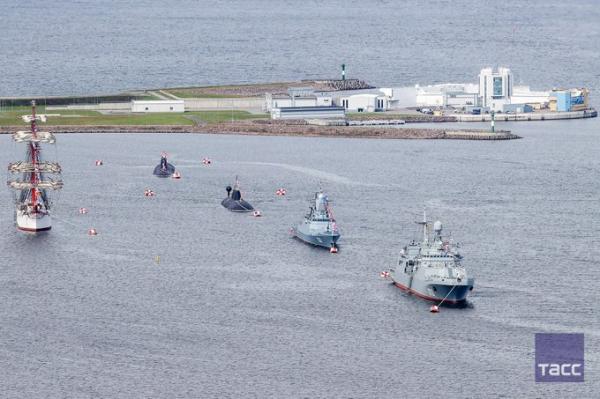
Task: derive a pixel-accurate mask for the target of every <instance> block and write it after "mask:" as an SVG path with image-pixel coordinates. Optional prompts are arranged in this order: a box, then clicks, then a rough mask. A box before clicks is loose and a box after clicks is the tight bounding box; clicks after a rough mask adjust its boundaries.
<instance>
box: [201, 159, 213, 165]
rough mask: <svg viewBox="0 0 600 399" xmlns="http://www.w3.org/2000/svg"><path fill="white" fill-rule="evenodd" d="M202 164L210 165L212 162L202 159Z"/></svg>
mask: <svg viewBox="0 0 600 399" xmlns="http://www.w3.org/2000/svg"><path fill="white" fill-rule="evenodd" d="M202 163H203V164H204V165H210V164H211V163H212V161H211V160H210V158H202Z"/></svg>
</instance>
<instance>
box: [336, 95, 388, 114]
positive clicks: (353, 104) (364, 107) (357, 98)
mask: <svg viewBox="0 0 600 399" xmlns="http://www.w3.org/2000/svg"><path fill="white" fill-rule="evenodd" d="M336 101H337V105H338V106H340V107H342V108H344V109H345V110H346V111H353V112H375V111H387V110H389V109H390V99H389V97H388V96H386V95H384V94H372V93H361V94H352V95H349V96H343V97H340V98H338V99H337V100H336Z"/></svg>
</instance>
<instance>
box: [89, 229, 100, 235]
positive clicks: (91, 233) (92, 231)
mask: <svg viewBox="0 0 600 399" xmlns="http://www.w3.org/2000/svg"><path fill="white" fill-rule="evenodd" d="M97 235H98V232H97V231H96V229H89V230H88V236H97Z"/></svg>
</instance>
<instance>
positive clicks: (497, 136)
mask: <svg viewBox="0 0 600 399" xmlns="http://www.w3.org/2000/svg"><path fill="white" fill-rule="evenodd" d="M43 129H44V130H48V131H51V132H54V133H167V134H168V133H198V134H234V135H250V136H302V137H344V138H374V139H438V140H439V139H452V140H511V139H518V138H521V137H520V136H517V135H515V134H512V133H510V132H509V131H497V132H496V133H491V132H489V131H484V130H474V129H473V130H472V129H464V130H456V129H437V128H436V129H420V128H390V127H379V126H369V127H358V126H313V125H306V124H304V125H302V124H298V125H295V124H294V125H290V124H285V123H251V122H237V123H235V122H234V123H219V124H209V125H204V126H194V125H189V126H188V125H129V126H124V125H118V126H115V125H106V126H100V125H99V126H75V125H62V126H61V125H56V126H52V125H45V126H44V127H43ZM16 130H17V127H16V126H14V127H13V126H10V127H7V126H2V127H0V133H2V134H10V133H14V131H16Z"/></svg>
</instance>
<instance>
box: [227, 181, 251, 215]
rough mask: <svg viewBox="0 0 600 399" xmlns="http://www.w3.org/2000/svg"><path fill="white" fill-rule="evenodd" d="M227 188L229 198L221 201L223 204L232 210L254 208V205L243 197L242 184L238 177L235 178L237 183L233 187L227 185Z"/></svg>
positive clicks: (249, 210) (242, 210)
mask: <svg viewBox="0 0 600 399" xmlns="http://www.w3.org/2000/svg"><path fill="white" fill-rule="evenodd" d="M225 190H226V191H227V198H225V199H224V200H223V201H221V205H223V206H224V207H225V208H227V209H229V210H230V211H232V212H251V211H253V210H254V207H253V206H252V205H250V204H249V203H248V202H246V201H245V200H244V199H242V193H241V191H240V184H239V182H238V179H237V177H236V178H235V184H234V185H233V188H231V186H227V187H226V188H225Z"/></svg>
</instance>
